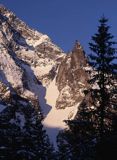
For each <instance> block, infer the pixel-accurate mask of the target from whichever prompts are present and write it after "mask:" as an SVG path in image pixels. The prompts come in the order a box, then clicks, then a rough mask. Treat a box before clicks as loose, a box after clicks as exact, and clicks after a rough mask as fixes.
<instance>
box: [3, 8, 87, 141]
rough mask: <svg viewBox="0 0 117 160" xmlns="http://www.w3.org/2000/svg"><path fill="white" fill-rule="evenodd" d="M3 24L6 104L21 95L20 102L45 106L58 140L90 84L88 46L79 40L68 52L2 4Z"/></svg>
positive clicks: (48, 126)
mask: <svg viewBox="0 0 117 160" xmlns="http://www.w3.org/2000/svg"><path fill="white" fill-rule="evenodd" d="M0 25H1V26H0V86H1V89H0V95H1V97H2V100H3V101H5V104H6V101H7V99H9V97H11V95H12V99H13V100H14V99H15V100H14V101H15V103H17V101H16V99H17V98H18V97H19V99H22V101H21V100H20V101H19V102H18V103H20V102H21V103H23V106H25V103H27V106H28V104H29V103H32V106H35V108H36V109H40V108H41V112H42V114H43V117H44V120H43V125H44V126H45V128H46V129H47V133H48V134H49V135H50V137H52V136H51V135H52V134H54V131H55V130H56V131H55V132H56V133H55V137H54V139H53V141H54V143H55V139H56V135H57V134H58V132H59V130H60V129H64V128H65V127H66V125H65V123H64V122H63V121H64V120H67V119H73V118H74V117H75V115H76V113H77V110H78V106H79V104H80V102H81V101H82V99H83V98H84V96H85V95H84V90H85V89H86V88H87V87H88V84H87V80H88V73H87V68H89V66H88V63H87V59H86V57H85V53H84V50H83V48H82V46H81V45H80V43H79V42H77V43H75V46H74V48H73V50H72V51H71V52H70V53H69V54H65V53H64V52H63V51H62V49H60V48H59V47H58V46H57V45H56V44H54V43H53V42H52V41H51V39H50V38H49V37H48V35H46V34H42V33H40V32H38V31H36V30H33V29H31V28H30V27H29V26H28V25H27V24H26V23H24V22H23V21H22V20H20V19H19V18H17V16H16V15H15V14H14V13H12V12H11V11H9V10H7V9H6V8H5V7H3V6H0ZM4 86H5V87H4ZM6 88H7V89H6ZM3 90H4V92H3ZM2 92H3V93H4V95H3V94H2ZM5 97H6V98H5ZM27 101H29V102H27ZM1 106H2V108H4V106H3V105H1ZM17 115H19V114H18V113H17V114H16V117H17ZM21 117H23V116H20V118H21ZM50 130H51V131H50Z"/></svg>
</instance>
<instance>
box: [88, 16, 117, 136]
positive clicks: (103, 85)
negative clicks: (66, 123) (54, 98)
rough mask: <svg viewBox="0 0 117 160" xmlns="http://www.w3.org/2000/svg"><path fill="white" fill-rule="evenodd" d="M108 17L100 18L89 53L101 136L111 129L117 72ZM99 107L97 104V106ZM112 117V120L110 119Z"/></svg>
mask: <svg viewBox="0 0 117 160" xmlns="http://www.w3.org/2000/svg"><path fill="white" fill-rule="evenodd" d="M107 21H108V19H106V18H105V17H104V16H103V17H102V18H101V19H100V20H99V22H100V25H99V27H98V32H97V33H96V34H95V35H94V36H92V41H91V43H89V46H90V49H91V51H92V54H90V55H89V62H90V64H91V65H92V66H93V68H94V70H95V74H94V75H93V76H92V79H91V81H92V83H93V85H95V84H96V83H97V84H98V87H97V88H96V89H93V91H94V92H95V91H96V96H97V100H98V103H99V106H98V109H97V111H98V120H99V132H100V138H103V135H104V133H105V132H106V130H111V129H112V128H111V124H112V123H111V118H112V116H111V114H112V110H113V108H114V106H113V103H112V102H113V100H112V99H113V97H114V95H113V94H114V92H113V88H114V84H115V80H116V79H115V74H116V64H115V63H114V60H115V58H116V57H115V56H116V49H115V48H114V47H113V46H114V45H115V44H116V43H115V42H114V41H113V40H112V39H113V36H112V34H111V33H109V28H110V27H109V26H108V25H107V24H106V23H107ZM96 107H97V106H96ZM109 119H110V120H109Z"/></svg>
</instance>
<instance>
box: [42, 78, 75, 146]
mask: <svg viewBox="0 0 117 160" xmlns="http://www.w3.org/2000/svg"><path fill="white" fill-rule="evenodd" d="M40 92H42V90H41V89H40ZM58 95H59V91H58V88H57V85H56V77H55V78H54V80H53V81H52V82H51V83H50V85H49V86H48V87H47V88H46V95H45V100H46V104H48V105H49V106H51V108H50V110H49V112H48V114H47V109H46V108H45V111H46V113H45V115H46V116H45V118H44V120H43V125H44V128H45V129H46V131H47V133H48V135H49V137H50V140H51V142H52V143H53V144H54V147H55V148H56V149H57V145H56V136H57V134H58V132H59V131H60V130H62V129H65V128H66V124H65V122H64V120H67V119H73V118H74V116H75V115H76V113H77V107H78V104H77V106H73V107H66V108H65V109H57V108H56V107H55V106H56V100H57V98H58ZM41 102H42V100H41ZM41 105H42V106H44V105H45V104H41ZM46 107H48V106H46Z"/></svg>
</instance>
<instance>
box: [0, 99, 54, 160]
mask: <svg viewBox="0 0 117 160" xmlns="http://www.w3.org/2000/svg"><path fill="white" fill-rule="evenodd" d="M4 106H5V109H4V110H3V111H2V112H0V159H1V160H11V159H12V160H16V159H17V160H32V159H33V160H39V159H40V160H47V159H50V160H53V159H54V157H53V156H54V152H53V147H52V146H51V144H50V142H49V139H48V136H47V135H46V133H45V131H44V130H43V126H42V124H41V120H42V118H41V115H40V114H39V113H37V111H36V110H35V109H34V106H32V105H31V103H29V102H28V101H27V100H25V99H23V98H20V97H19V96H17V99H16V100H15V98H13V100H11V103H10V104H8V103H4Z"/></svg>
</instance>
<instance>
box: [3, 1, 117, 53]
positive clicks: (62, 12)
mask: <svg viewBox="0 0 117 160" xmlns="http://www.w3.org/2000/svg"><path fill="white" fill-rule="evenodd" d="M0 3H1V4H3V5H5V6H6V7H7V8H9V9H10V10H12V11H13V12H15V14H16V15H17V16H18V17H19V18H21V19H22V20H24V21H25V22H26V23H27V24H28V25H29V26H30V27H32V28H35V29H37V30H38V31H40V32H42V33H45V34H47V35H49V36H50V38H51V39H52V40H53V41H54V42H55V43H56V44H57V45H59V46H60V47H61V48H62V49H63V50H64V51H68V50H71V49H72V47H73V43H74V41H75V40H78V41H80V43H81V44H82V46H83V47H84V49H85V51H86V52H89V49H88V42H89V41H90V39H91V36H92V35H93V34H94V33H96V31H97V26H98V19H99V18H100V17H101V16H102V15H103V14H104V15H105V16H106V17H107V18H109V23H108V24H109V25H110V26H111V32H112V34H113V35H114V36H115V37H117V22H116V21H117V18H116V16H117V0H1V1H0ZM116 39H117V38H116Z"/></svg>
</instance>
